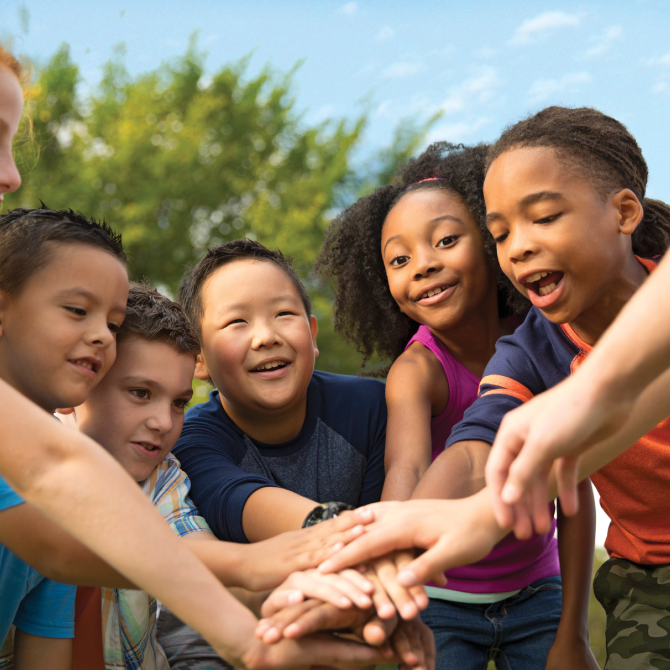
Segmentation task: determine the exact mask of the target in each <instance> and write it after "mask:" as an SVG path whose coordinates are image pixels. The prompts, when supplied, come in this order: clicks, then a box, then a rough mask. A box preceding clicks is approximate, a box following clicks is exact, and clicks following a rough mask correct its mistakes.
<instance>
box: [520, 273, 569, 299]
mask: <svg viewBox="0 0 670 670" xmlns="http://www.w3.org/2000/svg"><path fill="white" fill-rule="evenodd" d="M561 279H563V273H562V272H559V271H557V270H541V271H539V272H534V273H533V274H531V275H527V276H526V277H525V278H524V279H522V280H521V284H523V285H524V286H525V287H526V288H527V289H528V291H530V292H533V293H535V294H536V295H538V296H541V297H544V296H547V295H549V294H550V293H553V291H555V290H556V287H557V286H558V284H559V282H560V281H561Z"/></svg>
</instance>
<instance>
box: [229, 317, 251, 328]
mask: <svg viewBox="0 0 670 670" xmlns="http://www.w3.org/2000/svg"><path fill="white" fill-rule="evenodd" d="M236 323H246V321H245V320H244V319H233V320H232V321H229V322H228V323H227V324H226V325H225V326H224V328H227V327H228V326H233V325H235V324H236Z"/></svg>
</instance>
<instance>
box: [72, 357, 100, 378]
mask: <svg viewBox="0 0 670 670" xmlns="http://www.w3.org/2000/svg"><path fill="white" fill-rule="evenodd" d="M70 363H72V365H74V366H76V367H78V368H83V369H84V370H87V371H89V372H91V373H93V376H95V374H96V373H97V372H98V370H100V368H101V367H102V363H101V362H100V361H99V360H97V359H95V358H89V357H86V358H76V359H72V360H70ZM84 370H82V372H83V371H84Z"/></svg>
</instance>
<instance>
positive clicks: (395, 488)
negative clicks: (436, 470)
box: [381, 465, 425, 501]
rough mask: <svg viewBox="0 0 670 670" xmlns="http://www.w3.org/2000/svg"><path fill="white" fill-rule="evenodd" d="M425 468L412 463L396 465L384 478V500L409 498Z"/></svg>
mask: <svg viewBox="0 0 670 670" xmlns="http://www.w3.org/2000/svg"><path fill="white" fill-rule="evenodd" d="M424 472H425V470H420V469H419V468H418V467H413V466H412V465H394V466H393V467H391V468H389V470H388V471H387V473H386V478H385V480H384V489H383V490H382V497H381V499H382V501H387V500H409V499H410V497H411V495H412V493H414V489H415V488H416V486H417V484H418V483H419V480H420V479H421V476H422V475H423V474H424Z"/></svg>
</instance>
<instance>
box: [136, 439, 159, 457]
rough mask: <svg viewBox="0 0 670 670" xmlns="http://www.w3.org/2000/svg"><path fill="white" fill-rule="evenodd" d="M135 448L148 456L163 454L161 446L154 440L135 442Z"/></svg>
mask: <svg viewBox="0 0 670 670" xmlns="http://www.w3.org/2000/svg"><path fill="white" fill-rule="evenodd" d="M133 445H134V446H135V448H136V449H137V450H138V451H139V452H140V454H142V455H143V456H146V457H148V458H158V457H159V456H160V455H161V446H160V445H159V444H154V443H153V442H133Z"/></svg>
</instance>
